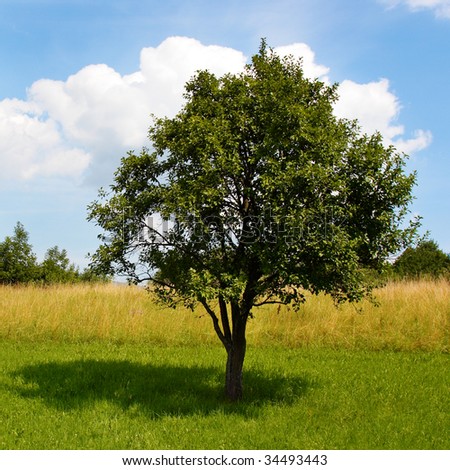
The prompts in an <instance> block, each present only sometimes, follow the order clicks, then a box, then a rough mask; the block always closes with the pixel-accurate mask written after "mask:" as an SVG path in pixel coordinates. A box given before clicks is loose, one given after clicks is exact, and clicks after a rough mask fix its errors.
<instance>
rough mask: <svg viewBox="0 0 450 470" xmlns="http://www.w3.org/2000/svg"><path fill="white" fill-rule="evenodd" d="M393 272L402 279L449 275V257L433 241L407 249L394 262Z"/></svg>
mask: <svg viewBox="0 0 450 470" xmlns="http://www.w3.org/2000/svg"><path fill="white" fill-rule="evenodd" d="M394 272H395V273H397V274H399V275H400V276H402V277H420V276H432V277H439V276H443V275H447V276H448V275H450V256H449V255H447V254H445V253H444V252H443V251H442V250H440V249H439V246H438V244H437V243H436V242H435V241H433V240H423V241H421V242H420V243H419V244H418V245H417V246H416V247H409V248H407V249H406V250H405V251H404V252H403V253H402V254H401V255H400V256H399V257H398V258H397V260H396V261H395V263H394Z"/></svg>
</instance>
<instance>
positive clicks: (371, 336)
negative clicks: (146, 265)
mask: <svg viewBox="0 0 450 470" xmlns="http://www.w3.org/2000/svg"><path fill="white" fill-rule="evenodd" d="M0 291H1V292H0V294H2V295H1V297H0V307H1V310H0V312H1V318H0V321H1V323H0V364H1V373H0V401H1V403H2V406H1V407H0V423H1V426H0V448H1V449H446V448H448V446H449V444H450V437H449V429H450V418H449V411H448V410H449V409H450V400H449V385H450V383H449V382H450V379H449V374H448V370H449V368H448V366H449V363H448V334H449V332H448V319H449V313H450V312H449V308H450V303H449V302H447V301H448V299H449V291H450V288H449V286H448V284H445V283H424V284H415V285H413V284H404V285H396V286H388V287H387V288H385V290H384V291H380V293H379V300H380V304H381V305H380V307H378V308H377V309H375V308H374V307H372V306H369V305H365V306H364V309H363V312H358V311H356V310H354V309H353V308H350V307H348V308H347V307H345V308H344V309H340V310H335V309H334V307H333V308H331V307H330V306H329V304H328V303H327V302H328V301H327V300H326V299H324V298H317V299H315V298H313V299H310V300H311V302H310V305H309V307H308V308H309V309H310V310H306V311H304V312H303V313H302V312H300V314H296V313H294V312H289V311H286V312H279V311H277V310H276V309H273V310H271V311H265V310H261V311H259V312H257V313H256V318H255V320H253V322H254V323H253V324H252V326H251V328H250V331H249V349H248V354H247V358H246V363H245V375H244V387H245V390H244V393H245V399H244V400H243V401H242V402H241V403H239V404H237V405H236V404H230V403H227V402H226V401H224V399H223V393H222V392H223V381H224V367H225V353H224V351H223V350H222V348H221V347H220V346H219V345H218V340H216V339H215V338H214V336H213V334H212V332H211V330H212V328H211V325H209V323H208V322H207V318H205V317H202V316H201V313H200V311H199V312H196V314H192V313H191V312H185V311H179V312H173V311H165V310H161V309H160V308H157V307H155V306H154V303H153V302H152V300H151V299H150V298H149V297H148V296H147V295H146V294H145V293H143V292H141V291H136V290H133V289H127V288H117V287H111V286H99V287H95V288H93V287H80V286H77V287H64V288H63V287H61V288H53V289H37V288H18V289H17V288H16V289H13V288H1V289H0ZM402 293H403V296H402ZM414 293H416V294H414ZM413 294H414V295H417V298H416V299H415V298H414V295H413ZM418 298H420V299H421V300H422V302H421V304H418V303H417V299H418ZM393 303H394V305H395V309H396V310H395V311H396V312H397V316H396V317H395V318H391V316H392V315H393V312H394V311H393V308H394V307H393V305H392V304H393ZM384 304H385V305H384ZM413 306H414V308H412V307H413ZM305 308H306V307H305ZM314 312H315V313H314ZM339 316H340V317H339ZM421 329H422V331H421ZM306 330H308V332H306ZM311 330H312V331H313V332H314V333H315V335H313V334H312V333H311ZM314 338H315V339H314Z"/></svg>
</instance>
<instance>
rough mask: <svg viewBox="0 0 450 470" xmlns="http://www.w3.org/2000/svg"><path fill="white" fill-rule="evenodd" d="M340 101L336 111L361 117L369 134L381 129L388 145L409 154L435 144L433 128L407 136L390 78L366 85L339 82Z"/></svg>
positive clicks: (347, 117)
mask: <svg viewBox="0 0 450 470" xmlns="http://www.w3.org/2000/svg"><path fill="white" fill-rule="evenodd" d="M338 92H339V100H338V102H337V103H336V105H335V108H334V110H335V114H336V115H337V116H338V117H341V118H346V119H358V122H359V124H360V126H361V130H362V131H363V132H365V133H367V134H373V133H374V132H380V133H381V135H382V136H383V138H384V141H385V142H386V143H387V144H393V145H395V147H396V148H397V149H398V150H399V151H401V152H405V153H408V154H409V153H414V152H417V151H419V150H422V149H424V148H425V147H427V146H428V145H429V144H430V143H431V139H432V136H431V133H430V132H429V131H423V130H417V131H415V133H414V137H413V138H412V139H406V140H405V139H403V138H402V137H401V136H402V135H403V134H404V132H405V129H404V126H402V125H400V124H397V119H398V116H399V114H400V110H401V105H400V102H399V100H398V98H397V97H396V96H395V95H394V94H393V93H392V92H391V91H389V81H388V80H387V79H385V78H384V79H381V80H379V81H378V82H370V83H365V84H360V83H355V82H353V81H351V80H344V81H343V82H342V83H341V84H340V85H339V90H338Z"/></svg>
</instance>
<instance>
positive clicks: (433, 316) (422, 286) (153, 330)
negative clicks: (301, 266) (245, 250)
mask: <svg viewBox="0 0 450 470" xmlns="http://www.w3.org/2000/svg"><path fill="white" fill-rule="evenodd" d="M376 298H377V299H378V301H379V303H380V306H379V307H376V306H374V305H372V304H370V303H369V302H368V301H365V302H362V303H361V304H360V305H358V306H357V308H356V307H355V306H354V305H348V304H346V305H343V306H341V307H339V308H335V306H334V304H333V302H332V301H331V300H330V299H329V298H327V297H325V296H322V295H320V296H310V297H309V298H308V299H307V302H306V304H305V305H304V306H303V307H302V308H301V310H300V312H294V311H292V310H290V309H289V308H288V307H282V308H280V309H277V308H276V307H273V306H268V307H261V308H259V309H256V310H255V312H254V315H255V318H254V319H253V320H251V321H250V323H249V328H248V341H249V344H250V345H251V346H258V347H259V346H264V347H265V346H285V347H289V348H293V347H294V348H296V347H304V346H325V347H332V348H341V349H342V348H350V349H369V350H386V349H389V350H396V351H441V352H448V351H449V339H450V335H449V319H450V283H449V282H448V281H445V280H441V281H437V282H431V281H416V282H402V283H391V284H389V285H387V286H386V287H384V288H383V289H379V290H378V291H377V292H376ZM0 338H5V339H13V340H16V341H22V340H25V341H47V340H53V341H64V342H68V341H69V342H73V341H76V342H79V341H97V340H100V341H112V342H138V343H151V344H157V345H166V346H169V345H179V346H182V345H192V344H198V343H201V344H210V345H217V342H218V339H217V337H216V335H215V333H214V331H213V328H212V325H211V321H210V319H209V317H208V316H207V315H205V312H204V311H203V310H201V309H200V308H199V309H198V310H196V311H195V312H194V313H193V312H191V311H189V310H186V309H183V308H179V309H177V310H176V311H174V310H170V309H167V308H163V307H159V306H157V305H156V304H155V302H154V301H153V299H152V298H151V297H150V296H149V295H148V294H147V293H146V292H145V291H144V290H142V289H139V288H135V287H117V286H114V285H95V286H89V285H87V286H79V285H75V286H59V287H52V288H47V289H42V288H39V287H0Z"/></svg>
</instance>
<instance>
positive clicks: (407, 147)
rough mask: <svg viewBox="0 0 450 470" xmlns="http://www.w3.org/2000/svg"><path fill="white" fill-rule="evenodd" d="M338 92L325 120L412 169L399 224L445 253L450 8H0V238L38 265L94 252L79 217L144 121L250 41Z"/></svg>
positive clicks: (245, 52)
mask: <svg viewBox="0 0 450 470" xmlns="http://www.w3.org/2000/svg"><path fill="white" fill-rule="evenodd" d="M262 37H265V38H267V41H268V43H269V45H271V46H272V47H274V48H275V49H276V50H277V51H279V53H280V54H284V53H293V54H295V55H298V56H303V57H304V65H305V70H306V71H307V73H308V74H309V75H310V76H311V77H316V76H317V77H319V78H321V79H322V80H325V81H327V82H329V83H333V82H339V83H341V87H340V95H341V99H340V100H339V102H338V104H337V105H336V110H335V112H336V114H338V115H340V116H344V117H352V118H353V117H356V118H358V119H360V121H361V123H362V125H363V129H364V130H365V131H367V132H373V131H375V130H379V131H380V132H382V134H383V136H384V137H385V140H386V142H387V143H393V144H394V145H396V146H397V147H398V148H399V149H400V150H402V151H405V152H406V153H408V154H409V155H410V159H409V161H408V166H407V168H408V170H409V171H412V170H417V172H418V186H417V187H416V188H415V191H414V194H415V196H416V200H415V202H414V204H413V206H412V212H413V213H414V214H419V215H421V216H422V217H423V231H425V230H428V231H429V232H430V236H431V238H433V239H435V240H436V241H437V242H438V244H439V246H440V247H441V248H442V249H443V250H444V251H446V252H450V217H449V216H450V198H449V196H448V193H449V186H450V176H449V175H450V132H449V120H448V117H447V116H448V113H449V110H450V92H449V88H448V85H449V83H450V60H449V59H450V57H449V56H450V49H449V44H450V0H363V1H361V0H339V1H337V0H278V1H276V2H274V1H273V0H270V1H269V0H259V1H257V0H236V1H235V0H232V1H224V0H221V1H216V0H208V1H207V0H185V1H176V0H165V1H164V2H160V1H155V0H0V70H1V72H0V240H2V239H3V238H4V237H5V236H6V235H9V234H11V233H12V231H13V227H14V225H15V223H16V222H17V221H20V222H22V223H23V224H24V225H25V228H26V229H27V230H28V231H29V233H30V239H31V243H32V244H33V247H34V251H35V252H36V253H37V255H38V257H39V258H40V259H42V257H43V255H44V253H45V251H46V249H47V248H50V247H51V246H54V245H58V246H59V247H60V248H66V249H67V250H68V252H69V256H70V258H71V259H72V260H73V261H75V262H76V263H77V264H79V265H80V266H85V265H86V263H87V261H86V258H85V256H86V254H87V253H88V252H93V251H95V249H96V247H97V246H98V243H97V239H96V235H97V228H96V227H95V226H94V225H93V224H92V223H88V222H87V221H86V206H87V204H88V203H89V202H91V201H93V200H94V199H95V198H96V195H97V190H98V188H99V187H100V186H103V187H107V186H108V185H109V184H110V183H111V181H112V174H113V172H114V170H115V169H116V168H117V166H118V164H119V161H120V158H121V157H122V156H124V155H125V154H126V152H127V150H130V149H140V148H141V147H142V146H143V145H146V130H147V128H148V125H149V124H150V119H149V115H150V114H151V113H154V114H157V115H168V116H170V115H173V114H174V113H175V112H176V111H177V110H178V109H179V107H180V106H181V103H182V98H181V93H182V90H183V84H184V83H185V82H186V80H188V79H189V77H190V76H191V75H192V74H193V73H194V71H195V70H197V69H199V68H208V69H210V70H212V71H213V72H215V73H217V74H223V73H225V72H228V71H230V72H238V71H239V70H241V69H242V67H243V64H244V63H245V62H246V61H247V60H248V58H249V57H250V56H251V55H252V54H254V53H255V52H256V51H257V49H258V46H259V42H260V39H261V38H262Z"/></svg>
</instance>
